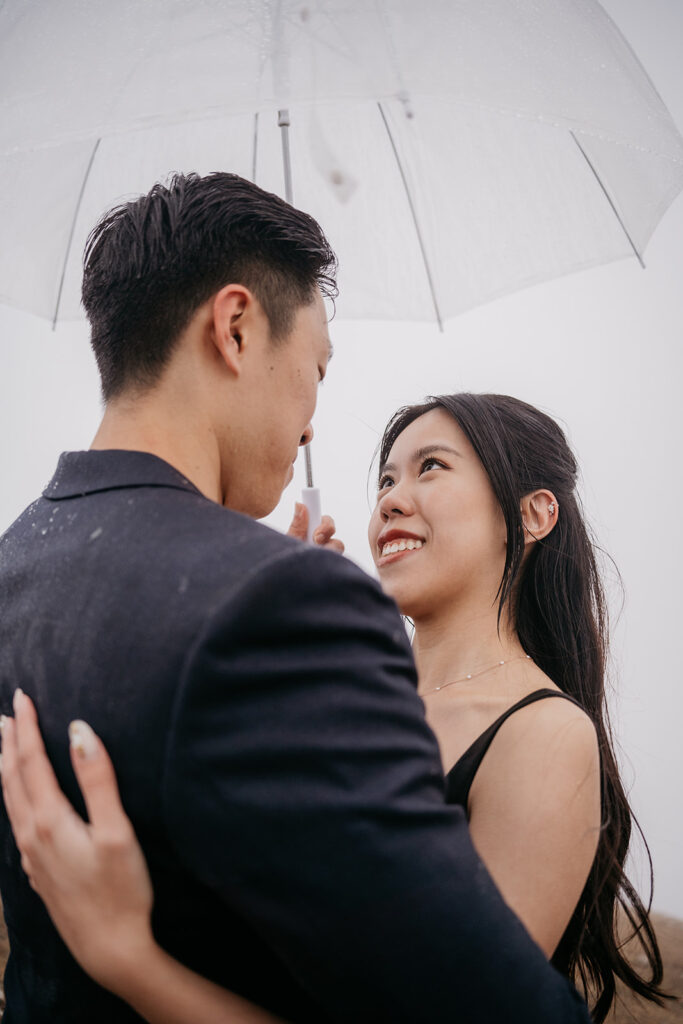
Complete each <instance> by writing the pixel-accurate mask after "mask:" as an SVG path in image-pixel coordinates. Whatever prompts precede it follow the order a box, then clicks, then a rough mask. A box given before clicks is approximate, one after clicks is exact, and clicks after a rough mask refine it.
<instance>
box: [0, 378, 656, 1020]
mask: <svg viewBox="0 0 683 1024" xmlns="http://www.w3.org/2000/svg"><path fill="white" fill-rule="evenodd" d="M576 475H577V466H576V462H575V460H574V457H573V456H572V454H571V452H570V450H569V448H568V446H567V442H566V439H565V437H564V435H563V433H562V431H561V430H560V428H559V427H558V426H557V424H556V423H554V421H553V420H551V419H550V418H549V417H547V416H545V415H544V414H543V413H541V412H539V411H538V410H537V409H534V408H533V407H531V406H529V405H526V404H525V403H523V402H520V401H518V400H516V399H513V398H509V397H505V396H499V395H469V394H461V395H451V396H445V397H441V398H436V399H432V400H430V401H429V402H427V403H426V404H424V405H418V406H412V407H409V408H406V409H402V410H400V411H399V412H398V413H397V414H396V415H395V416H394V418H393V419H392V421H391V422H390V423H389V425H388V427H387V429H386V431H385V434H384V437H383V439H382V442H381V446H380V472H379V481H378V498H377V504H376V507H375V510H374V512H373V515H372V519H371V522H370V527H369V539H370V545H371V549H372V553H373V558H374V560H375V563H376V565H377V568H378V572H379V575H380V579H381V581H382V584H383V586H384V587H385V589H386V590H387V591H388V592H389V593H390V594H391V595H392V596H393V597H394V598H395V599H396V601H397V603H398V605H399V607H400V608H401V610H402V612H403V613H404V614H405V615H406V616H408V617H409V618H410V619H411V620H412V622H413V625H414V629H415V636H414V645H413V646H414V652H415V657H416V661H417V665H418V670H419V677H420V693H421V694H422V696H423V699H424V701H425V706H426V710H427V716H428V719H429V721H430V723H431V725H432V727H433V729H434V731H435V733H436V735H437V738H438V740H439V743H440V747H441V753H442V759H443V763H444V769H445V771H446V774H447V799H448V800H449V801H450V802H458V803H461V804H462V805H463V806H464V807H465V809H466V812H467V815H468V817H469V821H470V830H471V834H472V838H473V841H474V843H475V846H476V847H477V849H478V851H479V853H480V855H481V857H482V859H483V860H484V862H485V864H486V865H487V867H488V869H489V871H490V873H491V875H492V876H493V878H494V880H495V881H496V883H497V885H498V887H499V889H500V891H501V892H502V894H503V896H504V898H505V899H506V901H507V902H508V903H509V905H510V906H511V907H512V908H513V909H514V910H515V912H516V913H517V915H518V916H519V917H520V918H521V920H522V921H523V923H524V924H525V925H526V927H527V929H528V931H529V932H530V933H531V935H532V936H533V937H534V938H535V939H536V941H537V943H538V944H539V945H540V946H541V948H542V949H543V950H544V951H545V953H546V955H547V956H548V957H549V958H551V959H552V961H553V963H554V964H555V965H556V966H557V967H558V968H559V969H560V970H561V971H563V972H564V973H566V974H567V975H568V976H569V977H571V978H573V979H575V980H576V981H577V982H580V983H582V984H583V987H584V990H585V991H586V992H587V995H589V996H590V997H591V998H592V999H593V1000H594V1006H593V1015H594V1019H595V1020H596V1021H598V1022H599V1021H603V1020H604V1019H605V1016H606V1014H607V1012H608V1009H609V1007H610V1005H611V1003H612V1000H613V998H614V991H615V978H616V977H619V978H621V979H622V981H623V982H624V983H625V984H626V985H628V986H629V987H630V988H632V989H634V990H635V991H636V992H638V993H640V994H641V995H643V996H644V997H646V998H648V999H652V1000H654V1001H659V999H660V998H661V996H662V993H661V991H660V989H659V984H660V982H661V977H662V965H661V959H660V955H659V950H658V948H657V943H656V939H655V936H654V933H653V931H652V927H651V925H650V922H649V920H648V915H647V911H646V910H645V908H644V907H643V906H642V904H641V902H640V900H639V898H638V896H637V894H636V893H635V891H634V890H633V888H632V887H631V886H630V884H629V882H628V880H627V879H626V877H625V875H624V872H623V865H624V860H625V857H626V852H627V848H628V843H629V837H630V832H631V822H632V816H631V813H630V809H629V806H628V802H627V800H626V797H625V795H624V792H623V788H622V786H621V782H620V780H619V776H618V771H617V767H616V762H615V759H614V755H613V750H612V746H611V741H610V736H609V728H608V724H607V718H606V709H605V699H604V674H605V654H606V630H605V607H604V598H603V593H602V588H601V584H600V579H599V575H598V571H597V566H596V561H595V555H594V552H593V548H592V546H591V543H590V540H589V537H588V534H587V531H586V527H585V524H584V522H583V518H582V515H581V511H580V507H579V504H578V499H577V497H576V493H575V485H576ZM321 539H322V540H329V533H327V534H325V533H324V534H323V537H322V538H321ZM16 715H17V721H16V724H13V723H11V722H9V721H8V722H7V723H6V725H5V729H4V737H3V748H4V759H5V764H4V770H3V789H4V791H5V799H6V802H7V805H8V811H9V813H10V817H11V819H12V822H13V826H14V827H15V829H16V830H17V831H18V832H19V834H20V835H22V836H26V835H28V834H29V833H30V832H31V823H30V822H28V823H27V821H26V817H27V815H28V814H29V811H28V810H26V808H28V807H29V806H30V792H31V787H32V786H33V787H38V786H40V787H42V788H43V790H44V789H45V787H46V786H50V787H52V788H53V789H54V788H56V784H55V781H54V777H53V776H51V771H50V769H49V766H48V765H47V762H46V761H45V760H40V759H35V758H34V759H33V760H32V761H31V765H32V768H31V771H32V772H37V773H39V774H38V777H37V778H36V776H35V775H34V776H32V775H31V774H29V775H28V776H26V781H25V782H24V783H22V782H21V781H20V776H19V773H18V772H17V770H16V740H17V731H18V730H19V729H21V730H23V737H24V742H28V743H35V742H37V739H36V737H37V731H36V723H35V715H34V712H33V709H32V707H31V705H30V702H29V701H28V699H27V698H25V697H23V696H22V695H20V696H19V698H18V700H17V704H16ZM72 750H73V759H74V767H75V769H76V772H77V775H78V777H79V781H80V782H81V785H82V788H83V789H84V795H85V797H86V802H87V803H88V808H89V812H90V820H91V823H92V824H91V826H90V828H88V827H87V826H85V825H83V822H82V821H81V820H80V818H77V816H76V815H74V814H73V812H72V813H71V815H70V816H68V817H67V816H66V815H65V816H64V817H63V821H64V832H63V834H62V835H61V836H60V835H57V837H56V838H55V840H54V842H53V844H52V847H51V849H50V850H48V851H47V853H45V851H41V848H40V846H39V845H36V844H35V843H33V842H31V843H29V844H27V843H24V848H23V849H22V853H23V855H24V863H25V867H26V870H27V872H28V873H29V875H30V876H31V881H32V884H33V886H34V888H36V890H37V891H38V892H39V893H40V895H41V896H43V898H44V899H45V901H46V904H47V906H48V909H49V910H50V913H51V914H52V916H53V918H54V920H55V923H56V924H57V926H58V928H59V929H60V931H61V932H62V934H63V937H64V939H65V941H66V942H67V944H68V945H69V946H70V947H71V948H72V952H73V953H74V955H75V956H76V957H77V959H79V961H80V962H81V963H82V965H83V966H84V967H85V969H86V970H88V971H89V972H90V973H91V974H92V975H93V976H94V977H95V978H96V980H98V981H99V982H100V983H101V984H103V985H105V986H106V987H108V988H110V989H112V990H113V991H115V992H116V993H117V994H119V995H121V996H122V997H123V998H124V999H127V1000H128V1001H129V1002H131V1003H132V1005H133V1006H134V1007H135V1009H136V1010H137V1011H138V1012H139V1013H140V1014H141V1015H142V1016H145V1017H146V1018H147V1019H148V1020H150V1021H152V1022H155V1021H165V1022H167V1024H168V1022H171V1024H172V1022H173V1021H178V1022H179V1024H180V1022H184V1021H194V1020H197V1019H201V1020H202V1021H211V1020H216V1021H218V1020H226V1021H228V1020H229V1021H232V1022H236V1021H242V1022H244V1024H248V1022H254V1024H257V1022H266V1021H271V1022H272V1021H273V1018H272V1016H270V1015H268V1014H265V1013H264V1011H262V1010H260V1009H259V1008H257V1007H254V1006H251V1005H250V1004H248V1003H245V1002H244V1001H243V1000H241V999H239V998H237V997H234V996H232V995H231V994H230V993H227V992H225V991H223V990H221V989H219V988H217V987H216V986H214V985H213V984H211V983H210V982H207V981H205V980H204V979H201V978H199V977H197V976H196V975H193V974H192V973H191V972H189V971H187V970H186V969H185V968H184V967H182V966H181V965H180V964H178V963H176V962H174V961H172V960H171V959H170V958H169V957H167V956H166V955H165V954H164V953H163V951H161V950H160V949H159V948H158V947H157V946H156V944H155V943H154V940H153V938H152V934H151V928H150V925H149V915H150V911H151V903H152V894H151V890H150V886H149V882H148V879H147V875H146V871H145V869H144V862H143V860H142V856H141V853H140V851H139V848H138V847H137V844H136V843H135V840H134V836H133V834H132V829H131V828H130V824H129V823H128V822H127V819H126V818H125V815H124V813H123V811H122V809H121V807H120V804H119V803H118V798H117V796H116V793H115V783H114V777H113V770H112V769H111V765H110V763H109V761H108V758H107V756H106V753H105V751H104V749H103V747H102V745H101V744H100V743H99V741H98V740H97V738H96V737H95V736H94V734H92V732H91V731H90V730H89V729H88V727H87V726H85V724H84V723H78V724H77V725H76V726H75V727H74V728H73V730H72ZM36 766H37V767H36ZM21 785H25V786H26V787H27V789H28V793H26V792H21V790H20V786H21ZM61 799H62V800H63V798H61ZM64 803H66V802H65V801H64ZM22 817H23V820H22ZM109 840H111V841H109ZM74 843H76V844H80V845H77V852H76V855H74ZM48 855H49V856H48ZM50 858H51V859H50ZM60 858H61V863H60ZM104 880H106V884H104ZM619 904H621V905H622V906H623V907H624V910H625V912H626V916H627V917H628V918H629V920H630V922H631V923H632V924H633V925H634V927H635V928H636V929H637V930H638V936H639V940H640V943H641V947H642V951H643V952H644V954H645V957H646V959H647V962H648V965H649V968H650V972H651V978H649V979H647V978H644V977H642V976H641V975H640V974H639V973H638V972H637V971H636V970H635V969H634V968H633V967H632V966H631V964H629V962H628V961H627V960H626V958H625V957H624V955H623V953H622V952H621V948H620V947H621V942H620V940H619V938H618V937H617V935H616V931H615V911H616V909H617V907H618V905H619ZM105 920H106V921H107V926H106V928H103V927H102V922H103V921H105ZM122 951H125V954H124V953H123V952H122Z"/></svg>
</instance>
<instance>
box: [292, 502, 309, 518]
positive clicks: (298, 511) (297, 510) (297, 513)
mask: <svg viewBox="0 0 683 1024" xmlns="http://www.w3.org/2000/svg"><path fill="white" fill-rule="evenodd" d="M305 507H306V506H305V505H302V504H301V502H300V501H297V502H295V504H294V518H295V519H301V517H302V515H303V514H304V508H305Z"/></svg>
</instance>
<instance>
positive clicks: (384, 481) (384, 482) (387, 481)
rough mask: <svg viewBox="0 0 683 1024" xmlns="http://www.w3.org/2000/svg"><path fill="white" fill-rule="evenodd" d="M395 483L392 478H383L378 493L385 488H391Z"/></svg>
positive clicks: (378, 486)
mask: <svg viewBox="0 0 683 1024" xmlns="http://www.w3.org/2000/svg"><path fill="white" fill-rule="evenodd" d="M393 482H394V481H393V480H392V478H391V477H390V476H383V477H382V478H381V480H380V482H379V484H378V485H377V490H378V491H383V490H384V489H385V487H391V485H392V484H393Z"/></svg>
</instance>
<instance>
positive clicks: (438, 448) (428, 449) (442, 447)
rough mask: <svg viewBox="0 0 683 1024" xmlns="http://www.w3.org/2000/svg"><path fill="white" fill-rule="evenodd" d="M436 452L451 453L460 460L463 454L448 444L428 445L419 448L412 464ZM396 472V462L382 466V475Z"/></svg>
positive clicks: (414, 453) (412, 456)
mask: <svg viewBox="0 0 683 1024" xmlns="http://www.w3.org/2000/svg"><path fill="white" fill-rule="evenodd" d="M434 452H450V454H451V455H457V457H458V458H459V459H461V458H462V452H459V451H457V449H455V448H451V446H450V445H448V444H428V445H425V446H424V448H417V449H416V450H415V451H414V452H413V454H412V455H411V457H410V461H411V462H420V461H421V460H422V459H424V458H426V457H427V456H428V455H433V454H434ZM395 470H396V464H395V463H394V462H385V463H384V465H383V466H382V470H381V472H382V474H384V473H394V472H395Z"/></svg>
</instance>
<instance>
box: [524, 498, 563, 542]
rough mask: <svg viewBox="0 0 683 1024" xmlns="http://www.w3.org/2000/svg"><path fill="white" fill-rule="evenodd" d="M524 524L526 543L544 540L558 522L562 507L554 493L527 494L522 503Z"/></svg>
mask: <svg viewBox="0 0 683 1024" xmlns="http://www.w3.org/2000/svg"><path fill="white" fill-rule="evenodd" d="M520 508H521V512H522V523H523V525H524V542H525V544H533V543H534V541H537V540H543V538H544V537H547V536H548V534H549V533H550V531H551V530H552V529H553V527H554V526H555V523H556V522H557V517H558V515H559V512H560V507H559V505H558V502H557V498H556V497H555V495H554V494H553V492H552V491H546V490H542V491H532V492H531V494H525V495H524V497H523V498H522V500H521V502H520Z"/></svg>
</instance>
